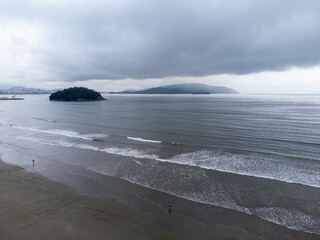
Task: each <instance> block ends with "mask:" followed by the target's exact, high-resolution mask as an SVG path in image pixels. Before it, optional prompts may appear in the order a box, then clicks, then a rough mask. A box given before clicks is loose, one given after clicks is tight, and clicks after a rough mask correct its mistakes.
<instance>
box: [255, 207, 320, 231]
mask: <svg viewBox="0 0 320 240" xmlns="http://www.w3.org/2000/svg"><path fill="white" fill-rule="evenodd" d="M249 211H250V214H253V215H256V216H259V217H261V218H263V219H265V220H268V221H270V222H274V223H277V224H279V225H282V226H287V227H288V228H291V229H296V230H301V231H306V230H307V231H308V232H313V233H317V234H319V233H320V229H319V228H318V226H319V225H318V222H319V219H318V218H317V217H312V216H310V215H306V214H304V213H302V212H299V211H295V210H290V211H288V210H286V209H284V208H279V207H261V208H251V209H250V210H249Z"/></svg>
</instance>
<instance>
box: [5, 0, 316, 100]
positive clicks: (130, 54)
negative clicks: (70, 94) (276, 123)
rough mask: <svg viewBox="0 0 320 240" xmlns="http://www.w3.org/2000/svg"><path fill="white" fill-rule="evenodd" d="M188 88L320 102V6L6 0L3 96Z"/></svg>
mask: <svg viewBox="0 0 320 240" xmlns="http://www.w3.org/2000/svg"><path fill="white" fill-rule="evenodd" d="M189 82H201V83H206V84H210V85H224V86H228V87H231V88H234V89H235V90H237V91H239V92H241V93H318V94H320V1H319V0H305V1H301V0H280V1H279V0H223V1H221V0H219V1H218V0H212V1H210V0H206V1H195V0H181V1H178V0H101V1H99V0H90V1H79V0H1V1H0V87H8V86H26V87H38V88H47V89H52V88H61V87H68V86H80V85H81V86H86V87H90V88H94V89H97V90H124V89H140V88H147V87H154V86H159V85H163V84H165V85H167V84H173V83H189Z"/></svg>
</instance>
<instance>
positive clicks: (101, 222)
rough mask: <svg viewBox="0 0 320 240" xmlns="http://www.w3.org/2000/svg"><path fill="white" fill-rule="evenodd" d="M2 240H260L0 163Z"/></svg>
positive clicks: (240, 232)
mask: <svg viewBox="0 0 320 240" xmlns="http://www.w3.org/2000/svg"><path fill="white" fill-rule="evenodd" d="M0 209H2V213H1V215H0V237H1V238H3V239H7V240H10V239H34V240H37V239H45V238H48V239H62V238H63V239H66V238H71V239H118V238H120V239H195V238H197V239H212V238H214V239H218V240H219V239H221V240H227V239H262V238H258V237H254V236H252V235H251V234H248V233H245V232H244V231H243V230H240V229H235V228H229V227H222V226H215V227H213V226H208V225H205V224H201V223H199V222H197V221H195V220H193V219H191V218H188V217H185V216H181V215H179V214H174V213H173V214H169V213H167V212H163V211H160V210H159V209H158V210H157V209H154V207H152V206H151V207H150V206H146V207H145V211H141V210H138V209H137V208H134V207H131V206H129V205H128V204H125V203H123V202H119V201H117V200H116V199H113V198H108V197H105V196H101V197H93V196H88V195H82V194H80V193H78V192H76V190H75V189H73V188H71V187H69V186H67V185H65V184H63V183H60V182H56V181H53V180H50V179H47V178H45V177H43V176H41V175H39V174H37V173H33V172H28V171H26V170H25V169H24V168H22V167H19V166H15V165H10V164H8V163H5V162H3V161H1V160H0Z"/></svg>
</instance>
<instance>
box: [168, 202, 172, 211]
mask: <svg viewBox="0 0 320 240" xmlns="http://www.w3.org/2000/svg"><path fill="white" fill-rule="evenodd" d="M168 212H169V213H171V212H172V204H171V203H169V206H168Z"/></svg>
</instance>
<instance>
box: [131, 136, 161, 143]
mask: <svg viewBox="0 0 320 240" xmlns="http://www.w3.org/2000/svg"><path fill="white" fill-rule="evenodd" d="M127 139H130V140H134V141H139V142H149V143H161V141H157V140H149V139H144V138H137V137H127Z"/></svg>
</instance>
